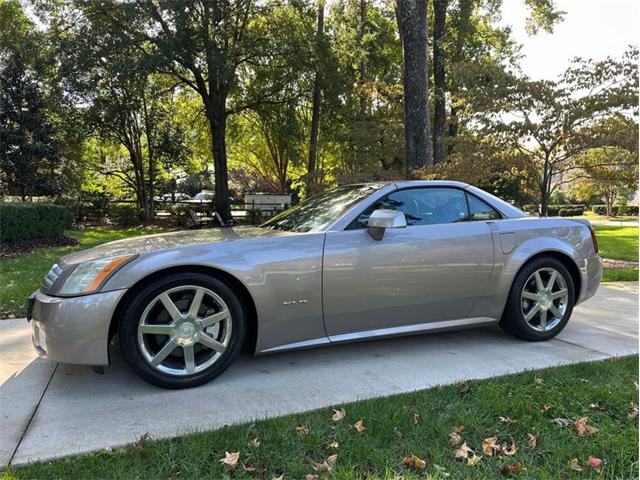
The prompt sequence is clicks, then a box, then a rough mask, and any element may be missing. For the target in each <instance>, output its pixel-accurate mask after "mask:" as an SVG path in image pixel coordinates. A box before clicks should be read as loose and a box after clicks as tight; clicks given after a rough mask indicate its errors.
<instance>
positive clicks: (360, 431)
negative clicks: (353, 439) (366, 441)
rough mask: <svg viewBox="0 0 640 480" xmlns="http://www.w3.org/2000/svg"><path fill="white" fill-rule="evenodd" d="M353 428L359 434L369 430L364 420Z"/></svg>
mask: <svg viewBox="0 0 640 480" xmlns="http://www.w3.org/2000/svg"><path fill="white" fill-rule="evenodd" d="M353 428H355V429H356V431H357V432H358V433H362V432H364V431H365V430H366V429H367V427H365V426H364V422H363V421H362V420H358V421H357V422H356V423H355V424H354V425H353Z"/></svg>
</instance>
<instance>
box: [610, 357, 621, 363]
mask: <svg viewBox="0 0 640 480" xmlns="http://www.w3.org/2000/svg"><path fill="white" fill-rule="evenodd" d="M619 361H620V357H609V358H607V362H609V363H618V362H619Z"/></svg>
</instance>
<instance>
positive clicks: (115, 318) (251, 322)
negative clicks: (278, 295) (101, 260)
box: [108, 265, 258, 354]
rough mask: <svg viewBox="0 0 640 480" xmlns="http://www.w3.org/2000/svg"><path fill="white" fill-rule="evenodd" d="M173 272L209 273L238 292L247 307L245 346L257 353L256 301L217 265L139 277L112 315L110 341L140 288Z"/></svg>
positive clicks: (163, 271)
mask: <svg viewBox="0 0 640 480" xmlns="http://www.w3.org/2000/svg"><path fill="white" fill-rule="evenodd" d="M173 273H201V274H204V275H209V276H212V277H215V278H217V279H218V280H221V281H223V282H225V283H226V284H227V285H229V287H231V288H232V289H233V291H234V292H235V293H236V294H238V296H239V297H240V301H241V302H242V304H243V306H245V307H247V309H246V310H247V334H246V338H245V344H244V347H245V348H248V349H249V351H250V352H251V354H253V353H255V348H256V343H257V338H258V312H257V309H256V305H255V302H254V300H253V297H252V296H251V293H250V292H249V290H248V288H247V287H246V286H245V285H244V284H243V283H242V282H241V281H240V280H238V278H236V277H235V276H233V275H231V274H230V273H228V272H225V271H224V270H220V269H218V268H215V267H210V266H203V265H180V266H173V267H168V268H164V269H162V270H157V271H155V272H153V273H150V274H149V275H147V276H145V277H143V278H141V279H139V280H138V281H137V282H136V283H134V284H133V285H132V286H131V287H130V288H129V289H128V290H127V292H126V293H125V294H124V295H123V296H122V298H121V299H120V301H119V302H118V304H117V305H116V308H115V310H114V313H113V315H112V317H111V322H110V324H109V337H108V342H111V340H112V339H113V337H114V336H115V335H116V334H117V333H118V323H119V320H120V316H121V315H122V313H123V311H124V308H125V306H126V305H127V303H128V302H129V301H130V300H131V299H132V298H133V297H134V296H135V295H136V293H137V292H139V291H140V289H141V288H142V287H144V286H146V285H148V284H149V283H151V282H153V281H155V280H158V279H160V278H162V277H165V276H167V275H170V274H173Z"/></svg>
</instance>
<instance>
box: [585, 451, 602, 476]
mask: <svg viewBox="0 0 640 480" xmlns="http://www.w3.org/2000/svg"><path fill="white" fill-rule="evenodd" d="M587 467H589V468H593V469H594V470H595V471H596V472H598V473H600V470H601V469H602V460H600V459H599V458H598V457H592V456H591V455H589V458H588V459H587Z"/></svg>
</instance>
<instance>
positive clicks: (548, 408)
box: [540, 405, 552, 415]
mask: <svg viewBox="0 0 640 480" xmlns="http://www.w3.org/2000/svg"><path fill="white" fill-rule="evenodd" d="M551 408H552V406H551V405H543V406H542V408H541V409H540V413H541V414H542V415H544V414H545V413H547V412H548V411H549V410H551Z"/></svg>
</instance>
